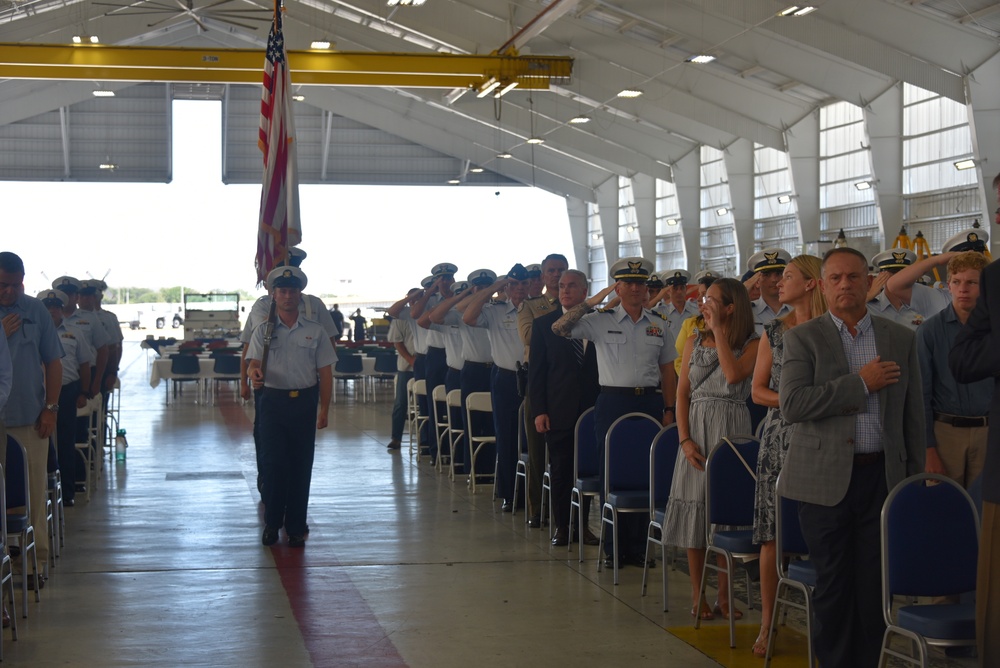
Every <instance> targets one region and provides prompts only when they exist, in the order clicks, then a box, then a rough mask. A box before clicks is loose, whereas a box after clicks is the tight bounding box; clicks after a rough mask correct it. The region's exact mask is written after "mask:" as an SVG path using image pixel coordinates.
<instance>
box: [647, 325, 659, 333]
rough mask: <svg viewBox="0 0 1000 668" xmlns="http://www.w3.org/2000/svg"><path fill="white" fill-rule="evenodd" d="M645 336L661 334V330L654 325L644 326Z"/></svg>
mask: <svg viewBox="0 0 1000 668" xmlns="http://www.w3.org/2000/svg"><path fill="white" fill-rule="evenodd" d="M646 336H663V330H662V329H660V328H659V327H657V326H656V325H650V326H649V327H647V328H646Z"/></svg>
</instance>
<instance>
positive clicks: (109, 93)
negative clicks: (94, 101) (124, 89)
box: [94, 88, 115, 97]
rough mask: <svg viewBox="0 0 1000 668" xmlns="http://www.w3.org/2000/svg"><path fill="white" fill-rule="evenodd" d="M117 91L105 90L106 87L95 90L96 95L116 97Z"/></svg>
mask: <svg viewBox="0 0 1000 668" xmlns="http://www.w3.org/2000/svg"><path fill="white" fill-rule="evenodd" d="M114 96H115V92H114V91H113V90H105V89H104V88H97V89H95V90H94V97H114Z"/></svg>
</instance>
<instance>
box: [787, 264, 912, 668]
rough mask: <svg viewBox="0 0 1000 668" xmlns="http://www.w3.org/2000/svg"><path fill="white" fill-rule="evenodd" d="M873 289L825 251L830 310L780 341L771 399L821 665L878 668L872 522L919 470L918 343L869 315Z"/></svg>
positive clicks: (864, 268)
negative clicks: (784, 449) (781, 428)
mask: <svg viewBox="0 0 1000 668" xmlns="http://www.w3.org/2000/svg"><path fill="white" fill-rule="evenodd" d="M870 283H871V279H870V278H869V276H868V261H867V259H866V258H865V257H864V256H863V255H862V254H861V253H859V252H857V251H856V250H854V249H852V248H835V249H833V250H831V251H829V252H828V253H827V254H826V256H824V258H823V273H822V279H821V285H822V289H823V295H824V296H825V297H826V300H827V305H828V306H829V309H830V310H829V312H828V313H827V314H825V315H823V316H821V317H819V318H815V319H813V320H811V321H809V322H807V323H805V324H802V325H799V326H798V327H795V328H794V329H792V330H790V331H789V332H788V333H787V334H786V335H785V339H784V343H785V350H784V362H783V364H782V369H781V385H780V388H779V397H780V399H779V401H780V404H781V413H782V416H783V417H784V418H785V420H787V421H789V422H791V423H794V425H795V426H794V427H793V431H792V435H791V438H790V441H789V442H790V446H789V450H788V454H787V458H786V459H785V463H784V467H783V469H782V474H781V484H780V486H779V490H778V491H779V493H780V494H781V495H782V496H786V497H789V498H792V499H797V500H799V501H800V502H801V503H800V506H799V519H800V521H801V524H802V533H803V535H804V537H805V539H806V543H807V545H808V546H809V557H810V559H811V560H812V562H813V563H814V564H815V566H816V589H815V591H814V593H813V610H814V615H813V638H812V641H813V647H814V649H815V652H816V657H817V658H818V659H819V662H820V665H822V666H823V668H838V667H844V668H848V667H853V668H870V667H873V666H875V665H876V663H877V661H878V654H879V649H880V645H881V640H882V634H883V633H884V630H885V624H884V622H883V619H882V611H881V574H880V557H879V551H880V543H879V515H880V513H881V510H882V504H883V502H884V501H885V498H886V496H887V495H888V490H890V489H892V488H893V487H894V486H895V485H896V484H897V483H898V482H900V481H901V480H903V479H904V478H905V477H906V476H908V475H912V474H914V473H918V472H920V471H922V470H923V468H924V452H925V446H924V415H923V408H922V403H921V402H922V399H921V389H920V367H919V365H918V363H917V347H916V341H915V337H914V334H913V332H912V331H910V330H909V329H907V328H906V327H903V326H902V325H898V324H896V323H894V322H891V321H889V320H886V319H884V318H879V317H873V316H871V315H870V314H869V312H868V310H867V308H866V304H865V300H866V295H867V292H868V288H869V285H870Z"/></svg>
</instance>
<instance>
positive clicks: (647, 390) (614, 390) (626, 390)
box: [601, 385, 660, 397]
mask: <svg viewBox="0 0 1000 668" xmlns="http://www.w3.org/2000/svg"><path fill="white" fill-rule="evenodd" d="M601 392H603V393H605V394H627V395H629V396H630V397H641V396H642V395H644V394H659V392H660V388H658V387H612V386H611V385H601Z"/></svg>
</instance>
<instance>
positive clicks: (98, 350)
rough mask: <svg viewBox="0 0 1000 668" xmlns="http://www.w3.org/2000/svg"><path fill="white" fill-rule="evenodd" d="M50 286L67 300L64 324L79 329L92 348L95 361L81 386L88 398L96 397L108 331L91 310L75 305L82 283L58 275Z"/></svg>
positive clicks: (64, 307) (104, 361) (106, 353)
mask: <svg viewBox="0 0 1000 668" xmlns="http://www.w3.org/2000/svg"><path fill="white" fill-rule="evenodd" d="M52 287H53V288H54V289H56V290H61V291H62V292H64V293H65V294H66V296H67V297H68V299H69V301H68V302H67V303H66V304H65V305H64V306H63V319H64V320H65V321H66V324H68V325H73V326H74V327H76V328H77V329H79V330H80V331H81V332H82V333H83V336H84V338H85V339H86V340H87V344H88V345H89V346H90V347H91V348H93V349H94V351H95V357H96V361H95V362H94V368H93V369H91V372H92V373H91V376H90V385H89V386H88V387H85V388H83V389H84V391H85V392H86V393H87V397H88V398H93V397H96V396H97V395H98V394H100V393H101V379H102V378H103V377H104V369H105V368H106V367H107V365H108V345H109V344H110V343H111V337H110V336H108V331H107V330H106V329H105V328H104V325H103V324H102V323H101V322H100V320H99V319H98V317H97V316H96V315H95V314H94V313H93V311H83V310H81V309H78V308H77V306H76V302H77V299H79V294H80V289H81V288H82V287H83V284H82V283H81V282H80V281H78V280H77V279H75V278H73V277H72V276H60V277H59V278H57V279H56V280H54V281H52Z"/></svg>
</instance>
